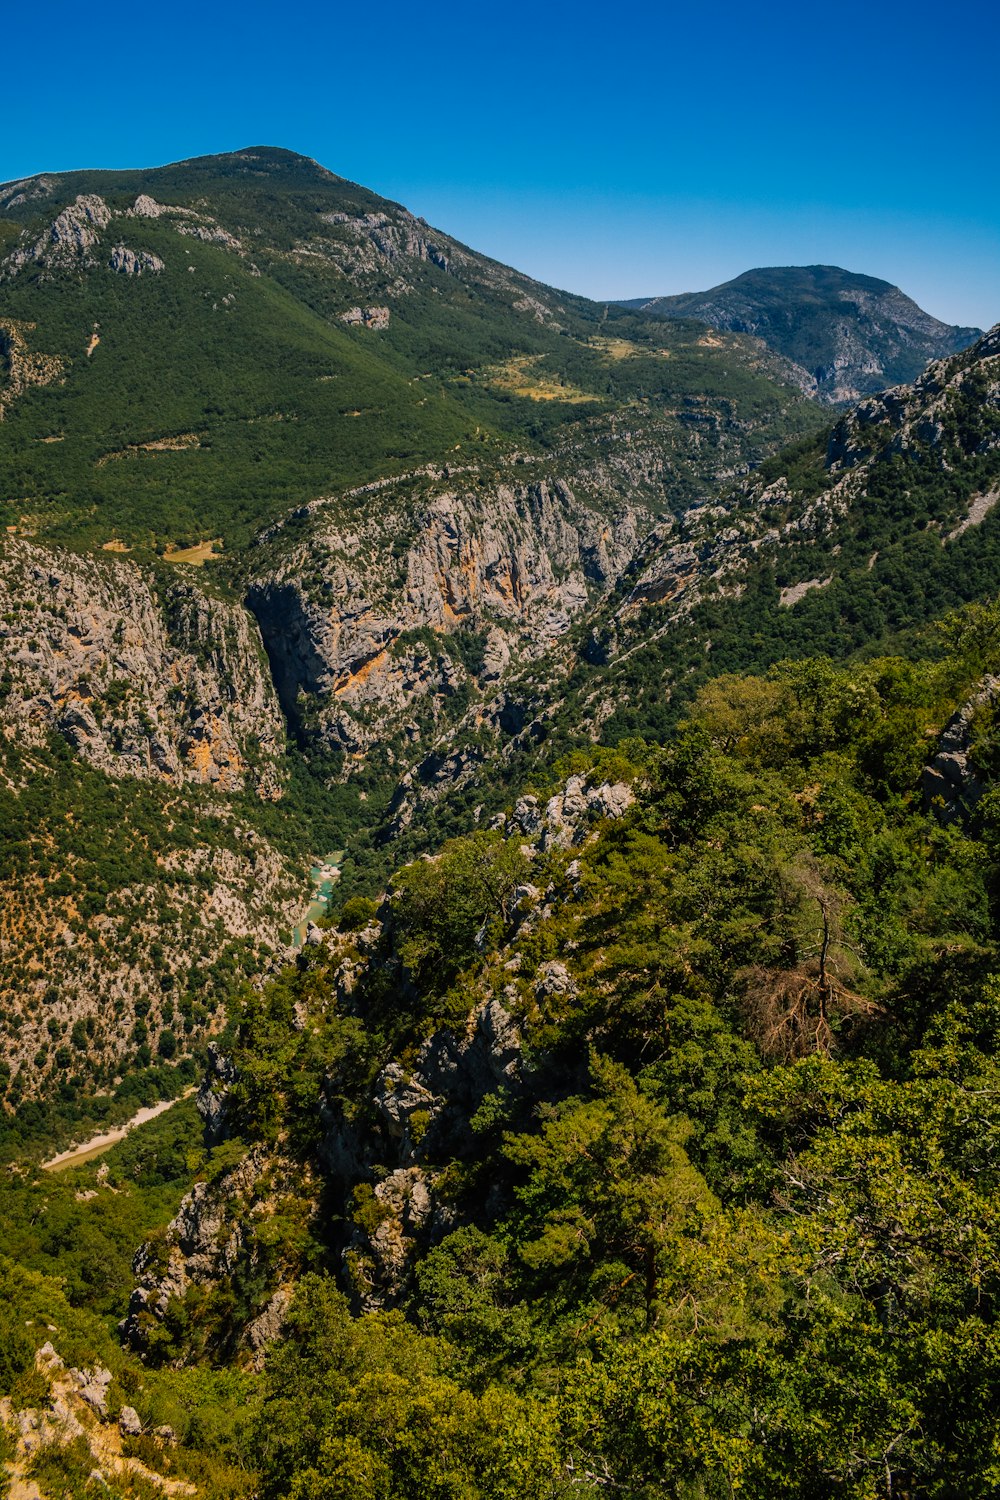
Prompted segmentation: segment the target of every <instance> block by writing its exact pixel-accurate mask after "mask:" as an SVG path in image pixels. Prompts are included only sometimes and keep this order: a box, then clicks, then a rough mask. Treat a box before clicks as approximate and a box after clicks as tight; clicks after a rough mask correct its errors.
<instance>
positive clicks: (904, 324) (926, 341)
mask: <svg viewBox="0 0 1000 1500" xmlns="http://www.w3.org/2000/svg"><path fill="white" fill-rule="evenodd" d="M621 306H623V307H630V308H635V309H636V310H638V311H642V312H647V313H659V314H660V315H661V316H663V317H668V318H697V319H698V320H699V321H700V322H702V323H707V324H708V325H709V326H710V327H711V328H718V329H724V330H726V331H727V332H732V333H748V334H752V335H753V336H754V337H756V338H759V339H762V340H763V341H764V343H765V344H766V345H767V347H768V348H769V349H772V350H773V351H774V352H775V353H776V354H781V355H783V356H784V357H785V359H787V360H790V361H791V362H792V364H793V365H794V366H795V370H794V375H795V378H796V379H797V380H798V382H799V384H800V385H801V388H802V390H803V391H804V392H805V394H806V395H808V396H812V397H813V398H814V399H816V400H818V401H824V402H826V403H828V404H829V405H838V404H840V403H842V402H849V401H857V400H860V399H861V398H862V397H863V396H869V395H873V394H875V393H876V392H877V391H881V390H885V388H886V387H887V386H892V385H902V384H904V383H906V382H908V381H911V380H915V379H916V377H917V376H918V375H919V374H920V372H921V370H922V369H923V368H924V366H925V365H926V364H927V363H928V362H929V361H930V360H932V359H944V358H946V357H947V356H948V355H949V354H957V353H958V352H959V351H960V350H962V349H965V348H967V347H968V346H969V345H970V344H972V343H974V342H975V340H976V339H977V338H979V337H980V335H981V333H982V330H981V329H979V328H957V327H953V326H952V325H951V324H948V323H942V322H940V321H939V320H938V319H937V318H933V317H931V315H930V313H926V312H924V310H923V309H922V308H920V307H918V306H917V304H916V303H915V302H914V301H913V300H912V298H910V297H907V296H906V295H905V293H903V292H901V291H900V290H899V287H897V286H892V285H891V284H890V283H889V282H888V281H879V280H878V278H877V277H875V276H860V275H858V274H857V273H856V272H853V271H843V270H841V269H840V267H839V266H767V267H763V268H761V269H759V270H756V271H745V272H744V273H743V275H742V276H737V277H736V278H735V280H733V281H726V282H723V284H722V285H721V286H716V287H712V288H711V290H710V291H707V292H682V293H680V294H679V295H677V296H674V297H637V298H634V299H632V300H630V301H627V302H623V303H621Z"/></svg>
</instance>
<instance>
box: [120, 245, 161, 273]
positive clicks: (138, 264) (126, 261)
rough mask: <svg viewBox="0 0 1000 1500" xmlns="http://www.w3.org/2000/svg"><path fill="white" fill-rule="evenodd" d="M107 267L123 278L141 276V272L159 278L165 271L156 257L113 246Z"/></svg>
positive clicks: (122, 246)
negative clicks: (117, 272)
mask: <svg viewBox="0 0 1000 1500" xmlns="http://www.w3.org/2000/svg"><path fill="white" fill-rule="evenodd" d="M108 265H109V266H110V267H111V269H112V271H119V272H120V273H121V274H122V275H124V276H141V275H142V274H143V272H147V273H148V274H149V275H151V276H159V274H160V272H161V271H163V270H165V269H166V267H165V266H164V264H163V262H162V260H161V259H160V257H159V256H158V255H150V254H149V253H148V252H147V251H145V250H130V249H129V248H128V247H127V246H126V245H116V246H115V248H114V249H113V250H112V252H111V258H110V260H109V261H108Z"/></svg>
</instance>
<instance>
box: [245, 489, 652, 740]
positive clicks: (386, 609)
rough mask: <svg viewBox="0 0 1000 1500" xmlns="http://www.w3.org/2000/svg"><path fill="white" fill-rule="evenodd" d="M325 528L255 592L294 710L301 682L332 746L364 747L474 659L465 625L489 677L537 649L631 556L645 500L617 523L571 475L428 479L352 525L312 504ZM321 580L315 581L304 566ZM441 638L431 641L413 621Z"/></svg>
mask: <svg viewBox="0 0 1000 1500" xmlns="http://www.w3.org/2000/svg"><path fill="white" fill-rule="evenodd" d="M314 515H315V529H314V531H313V533H312V534H311V536H310V538H309V540H308V541H307V542H306V543H305V544H299V545H297V546H295V547H293V548H292V550H291V551H290V553H289V554H288V555H287V557H285V558H284V559H283V560H282V562H281V564H280V565H279V566H278V567H277V568H276V569H274V571H273V572H270V573H267V572H265V571H264V570H263V569H261V570H258V571H257V573H256V578H255V581H254V583H253V584H252V585H251V588H250V590H249V594H248V603H249V605H250V608H251V609H252V610H253V612H254V613H255V615H256V616H257V619H258V621H259V623H260V628H261V633H262V635H263V637H264V641H265V644H266V646H267V650H268V654H269V656H270V658H271V664H272V670H273V673H274V678H275V681H276V683H277V685H278V690H279V693H280V695H281V698H282V701H283V703H284V704H285V706H286V709H287V710H288V711H289V712H290V713H291V714H292V715H293V717H294V715H295V713H296V706H297V704H298V701H299V696H300V694H302V695H304V696H305V699H306V700H307V701H308V702H309V705H310V710H311V711H312V712H318V719H319V725H320V732H321V733H322V735H323V736H324V737H325V738H326V739H327V740H328V742H329V743H330V745H331V747H333V748H337V749H342V750H348V751H351V752H353V751H358V750H362V749H364V748H365V747H366V746H367V745H369V744H371V743H372V742H373V741H374V740H376V739H378V738H380V737H382V736H384V734H385V733H386V732H388V731H389V730H390V728H391V727H395V726H400V727H401V726H402V724H403V723H404V722H405V720H406V719H407V718H408V717H409V716H410V712H411V705H412V704H413V703H414V702H415V700H418V699H431V700H432V701H434V702H439V701H443V700H445V699H446V698H448V697H449V696H451V695H452V694H454V692H455V691H456V690H457V688H458V687H459V685H460V684H461V682H462V680H463V678H464V677H465V675H466V674H465V669H464V668H462V667H461V665H460V664H459V663H457V662H456V660H455V658H454V656H453V654H452V653H451V652H450V651H449V649H448V647H447V639H448V637H449V636H450V635H452V634H453V633H454V632H456V631H458V630H460V629H466V630H482V631H483V632H484V634H485V636H486V646H485V652H484V663H483V673H484V679H486V678H488V679H489V680H493V681H496V680H498V679H499V678H500V677H501V676H502V674H503V672H504V670H505V668H506V665H507V663H508V661H509V660H510V659H511V657H512V655H513V654H514V652H515V650H516V653H517V655H518V657H519V658H520V659H521V660H524V658H525V657H529V658H530V657H532V656H536V655H540V654H541V653H542V652H544V651H546V650H547V649H549V648H550V647H551V646H552V645H553V644H554V643H555V642H557V641H558V640H559V639H560V638H561V637H562V636H563V635H564V634H565V632H566V631H567V629H568V628H569V626H570V624H571V622H572V621H573V620H574V619H575V618H576V617H577V616H578V615H579V614H580V612H581V611H582V610H583V609H584V608H585V607H586V606H587V604H588V602H589V601H590V600H591V598H592V597H595V596H598V595H600V594H601V593H604V592H606V591H607V590H609V589H610V588H611V587H613V585H614V583H615V581H616V580H617V578H618V577H619V576H620V574H621V572H622V571H623V569H624V568H625V567H626V566H627V565H628V562H629V561H630V559H631V556H632V553H633V551H634V549H635V546H636V540H637V535H638V532H639V530H640V528H641V527H642V526H643V525H644V524H645V522H644V520H643V519H642V513H641V512H639V511H637V510H634V509H632V510H630V509H623V510H622V511H621V512H620V513H619V515H618V516H617V519H616V522H615V524H614V525H613V526H611V525H609V521H608V518H607V516H605V515H604V514H602V513H601V512H599V511H598V510H597V509H596V508H591V506H590V504H589V503H588V502H586V501H582V500H581V499H580V498H578V496H577V495H576V494H575V492H574V491H573V490H572V489H571V487H570V486H569V485H568V484H567V483H566V482H565V481H563V480H556V481H554V482H553V483H548V482H546V481H539V482H537V483H534V484H527V485H516V486H515V485H506V484H501V485H497V486H495V487H494V488H493V489H492V491H490V492H487V493H484V492H482V491H471V490H448V491H446V492H445V493H434V492H433V490H432V493H431V494H430V495H429V496H428V497H427V498H426V499H425V500H423V502H422V503H421V504H420V505H419V506H418V507H417V508H416V509H409V508H407V509H402V508H401V507H400V506H399V505H398V504H394V503H393V502H392V501H387V503H386V504H385V506H384V507H380V508H378V510H377V511H376V510H375V508H372V509H370V510H369V512H368V516H367V519H366V520H365V521H363V522H362V523H361V524H360V525H359V526H358V527H357V529H356V530H354V531H352V532H350V533H347V532H345V531H344V530H343V529H342V528H340V527H338V526H336V525H335V524H334V523H332V522H327V521H325V519H324V517H323V513H322V509H321V508H319V509H316V510H315V511H314ZM317 559H319V560H320V563H319V565H320V567H321V569H322V575H323V582H322V585H321V587H320V588H318V589H317V588H315V587H313V588H312V589H310V590H309V591H308V592H307V591H306V590H305V589H304V588H303V587H302V584H301V582H300V580H301V578H302V577H303V576H304V575H305V576H315V572H316V567H317ZM428 628H429V629H430V630H432V631H433V632H434V633H435V634H436V635H437V636H439V637H440V639H441V646H440V648H438V649H435V648H434V647H433V646H432V645H430V644H428V641H427V639H426V637H422V638H420V639H417V640H414V639H413V638H412V637H413V633H414V632H415V631H417V630H423V631H426V630H427V629H428Z"/></svg>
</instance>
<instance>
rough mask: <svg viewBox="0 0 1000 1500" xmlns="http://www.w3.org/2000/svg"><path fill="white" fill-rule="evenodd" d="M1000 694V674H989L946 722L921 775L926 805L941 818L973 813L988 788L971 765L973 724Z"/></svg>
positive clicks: (950, 820) (948, 819) (965, 816)
mask: <svg viewBox="0 0 1000 1500" xmlns="http://www.w3.org/2000/svg"><path fill="white" fill-rule="evenodd" d="M998 698H1000V678H998V677H986V678H984V679H983V682H982V685H981V687H980V688H979V691H978V692H976V693H974V694H973V696H972V697H971V698H970V699H969V700H968V701H967V702H966V703H963V704H962V707H961V708H960V709H959V710H958V712H957V713H955V714H953V715H952V717H951V718H950V719H949V720H948V723H947V724H946V725H945V727H944V730H943V732H942V734H941V738H940V740H939V741H938V748H937V753H936V754H935V755H934V757H933V759H932V760H931V761H930V763H929V764H928V765H926V766H925V767H924V769H923V772H922V775H921V790H922V791H923V794H924V806H925V807H926V809H927V810H928V812H933V813H934V815H935V817H936V818H937V819H938V821H939V822H941V823H944V824H948V823H955V822H959V821H964V820H965V819H968V818H969V817H971V816H972V815H973V813H974V811H975V808H976V804H977V803H978V802H979V801H980V799H981V797H982V796H983V793H984V792H985V790H986V788H985V786H984V784H983V782H982V780H981V779H980V777H979V776H977V774H976V772H975V769H974V767H973V765H972V761H971V756H970V751H971V749H972V738H973V724H974V720H975V717H976V714H977V712H979V711H981V710H983V709H992V708H993V707H994V705H995V704H996V702H997V700H998Z"/></svg>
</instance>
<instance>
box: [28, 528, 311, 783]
mask: <svg viewBox="0 0 1000 1500" xmlns="http://www.w3.org/2000/svg"><path fill="white" fill-rule="evenodd" d="M0 642H2V648H0V649H2V660H3V675H4V681H5V683H6V684H7V691H6V693H5V695H4V700H3V703H2V704H0V723H3V724H6V725H8V726H9V727H10V728H11V729H13V730H14V731H15V732H16V733H17V734H18V735H19V736H22V737H24V738H25V739H26V740H27V741H28V742H32V741H34V742H39V741H40V740H41V738H43V737H44V736H45V735H47V734H48V733H49V732H50V731H52V730H55V731H56V732H57V733H59V734H61V735H62V736H63V737H64V738H65V739H66V740H67V741H68V742H69V743H70V744H71V745H72V746H73V747H74V749H76V750H77V751H78V752H79V753H80V754H81V755H83V756H85V757H86V759H87V760H89V761H90V763H91V764H92V765H95V766H98V767H99V768H100V769H101V770H103V771H106V772H109V773H110V774H112V775H130V776H138V777H148V778H152V779H157V780H165V781H170V782H173V783H174V784H176V785H178V786H181V785H184V784H185V783H189V782H195V783H212V784H214V785H217V786H219V787H220V788H222V789H226V790H232V789H237V788H241V787H244V786H250V787H253V788H255V789H256V790H257V791H258V792H259V793H260V795H262V796H265V797H274V796H279V795H280V783H279V779H278V776H277V772H276V759H277V757H278V756H279V754H280V753H281V751H282V749H283V722H282V718H281V712H280V708H279V705H278V702H277V699H276V697H275V694H274V691H273V688H272V686H271V683H270V680H269V677H268V673H267V668H266V663H265V662H264V661H263V658H262V653H261V650H260V642H259V639H258V638H257V636H256V630H255V627H254V624H253V620H252V619H251V618H250V617H249V616H248V615H246V614H245V613H244V612H243V611H242V610H240V609H239V608H238V607H236V606H232V605H228V604H225V603H223V602H221V601H220V600H219V599H214V598H212V597H211V596H210V595H208V594H206V593H204V592H202V591H201V590H200V589H198V588H197V587H196V586H195V585H194V584H193V583H188V582H181V581H178V582H171V583H168V584H166V585H165V586H164V587H163V588H162V590H157V589H156V588H155V587H154V584H153V582H152V580H151V579H150V578H149V576H148V575H144V574H143V573H142V572H141V571H140V570H139V568H138V567H137V566H136V565H135V564H134V563H132V562H131V561H129V560H127V559H125V558H119V557H111V556H109V557H108V558H107V559H106V560H101V561H97V560H95V559H93V558H87V557H81V556H79V555H78V554H74V553H70V552H65V551H57V550H54V549H52V548H43V547H39V546H36V545H34V544H33V543H31V542H28V541H24V540H21V539H18V538H14V537H5V538H4V539H3V541H2V542H0Z"/></svg>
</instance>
